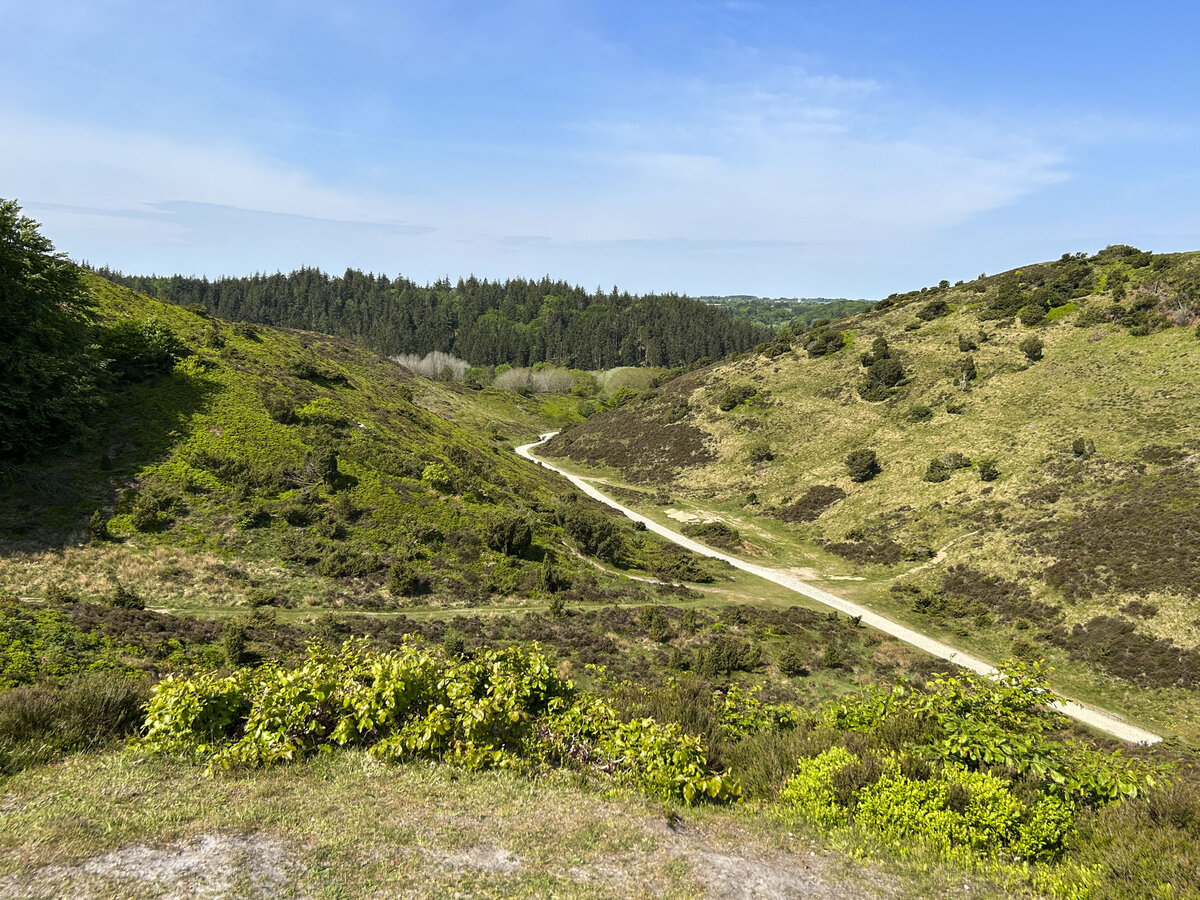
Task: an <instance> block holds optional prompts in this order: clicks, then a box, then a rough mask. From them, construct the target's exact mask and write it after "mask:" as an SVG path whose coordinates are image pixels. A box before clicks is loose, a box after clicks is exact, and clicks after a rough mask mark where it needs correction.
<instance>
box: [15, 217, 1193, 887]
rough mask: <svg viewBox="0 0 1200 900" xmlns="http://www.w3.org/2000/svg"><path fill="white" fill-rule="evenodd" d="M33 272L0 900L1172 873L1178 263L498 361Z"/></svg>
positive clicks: (18, 358)
mask: <svg viewBox="0 0 1200 900" xmlns="http://www.w3.org/2000/svg"><path fill="white" fill-rule="evenodd" d="M5 210H6V212H8V213H12V212H13V209H12V206H11V205H7V206H5ZM18 221H19V220H18ZM1134 254H1137V255H1134ZM28 259H29V260H30V262H29V265H42V266H47V267H50V269H51V270H53V271H54V272H56V273H57V274H56V276H55V277H56V278H57V279H59V280H58V281H55V280H54V279H43V281H41V282H38V281H29V282H21V281H19V280H18V281H14V284H15V285H17V286H18V287H19V288H20V289H21V290H27V291H30V292H34V293H31V294H30V295H29V296H30V297H31V298H36V297H37V296H38V295H37V294H36V292H37V291H42V290H45V287H44V285H45V284H50V283H52V284H55V285H57V287H55V288H54V289H53V291H52V293H51V294H50V295H49V298H48V302H45V303H43V304H42V306H41V307H38V305H37V304H35V303H33V302H32V301H30V302H29V303H27V306H26V308H25V309H26V312H27V313H28V314H30V315H40V316H41V317H42V318H41V319H39V320H36V321H38V322H40V323H42V324H46V323H49V322H54V327H55V329H57V332H56V333H57V334H59V335H60V337H61V340H60V341H59V342H58V343H57V344H55V343H53V342H49V343H42V344H26V345H16V346H15V347H10V348H8V350H6V351H5V352H8V353H9V359H10V365H9V368H8V369H7V371H8V372H9V373H10V374H9V375H8V381H7V384H6V387H7V394H8V397H9V398H18V399H19V402H12V403H10V405H9V407H5V408H4V409H7V410H9V411H8V412H3V410H0V413H3V415H0V446H3V447H4V448H5V449H4V456H3V460H2V475H3V477H2V478H0V816H3V817H4V819H5V820H6V822H8V823H11V824H12V826H13V827H11V828H6V829H5V831H4V833H5V838H4V840H3V841H0V896H9V895H11V896H22V897H23V896H43V895H45V896H87V895H89V892H92V893H95V892H100V893H104V892H109V893H113V892H116V893H126V892H132V893H131V895H138V896H142V895H144V896H174V895H175V894H173V893H172V892H174V891H176V890H177V889H181V888H180V886H181V885H183V884H193V885H204V886H205V887H204V888H203V889H204V890H206V891H209V893H211V894H212V895H214V896H242V895H245V896H274V895H293V896H308V895H316V896H331V897H332V896H344V895H345V892H346V891H350V892H351V894H352V895H369V894H371V893H372V892H378V891H402V892H407V894H408V895H411V896H442V895H445V894H446V893H448V892H453V891H454V890H460V889H461V890H467V891H468V892H470V893H474V894H483V895H487V894H494V895H509V894H520V895H541V894H544V893H546V892H551V893H554V894H556V895H563V896H579V897H586V896H609V895H612V894H613V893H616V894H621V895H634V896H640V895H644V894H645V893H646V891H647V890H651V889H652V890H653V891H654V892H656V893H657V894H658V895H661V896H680V897H685V896H697V895H706V896H749V895H752V894H753V892H754V891H759V892H761V893H762V894H763V895H764V896H772V897H775V896H778V897H786V896H793V895H796V892H797V890H799V888H798V887H797V885H803V886H804V890H805V891H807V892H808V895H815V896H827V897H834V898H836V897H843V896H864V895H865V896H912V897H924V896H930V895H941V894H945V893H947V892H954V891H959V890H961V889H962V885H963V884H966V885H967V886H968V888H969V890H970V891H971V892H972V893H975V894H977V895H980V896H994V897H1015V896H1030V895H1050V896H1056V897H1064V898H1067V897H1082V896H1090V897H1095V898H1097V900H1101V898H1108V897H1116V896H1122V892H1123V891H1124V890H1125V887H1126V885H1127V884H1128V883H1129V879H1146V878H1150V877H1158V878H1166V879H1173V880H1175V881H1178V882H1179V883H1181V884H1183V883H1185V880H1186V878H1187V877H1190V876H1185V875H1182V874H1180V873H1184V872H1187V871H1189V865H1190V863H1189V860H1190V859H1191V856H1190V854H1192V853H1193V850H1189V849H1187V847H1188V846H1189V845H1188V841H1189V840H1190V838H1189V835H1190V833H1191V832H1190V830H1189V829H1191V828H1192V824H1191V823H1192V819H1189V818H1187V817H1188V816H1189V815H1191V812H1190V811H1193V810H1195V809H1198V808H1200V806H1197V803H1198V800H1197V798H1198V797H1200V781H1198V780H1197V777H1196V775H1195V768H1194V767H1195V762H1196V756H1195V752H1196V751H1195V746H1196V745H1195V741H1196V740H1197V737H1198V736H1200V732H1198V731H1197V730H1196V725H1195V722H1197V721H1200V718H1196V716H1195V714H1196V713H1197V712H1198V711H1200V707H1198V706H1197V703H1196V695H1195V690H1196V684H1195V683H1194V682H1195V679H1196V678H1197V677H1200V676H1198V675H1197V671H1196V669H1195V660H1196V659H1197V655H1198V653H1200V642H1198V641H1197V637H1196V634H1195V623H1194V622H1191V620H1190V618H1189V615H1190V613H1189V610H1190V609H1191V604H1192V602H1193V599H1194V590H1195V582H1194V581H1193V580H1191V579H1192V574H1193V563H1194V560H1193V559H1192V557H1191V556H1189V555H1187V554H1186V553H1184V552H1181V548H1183V547H1186V546H1190V543H1189V541H1190V540H1191V535H1192V533H1193V531H1194V524H1195V516H1194V511H1195V508H1196V507H1195V503H1196V499H1197V497H1200V486H1198V483H1197V474H1196V473H1197V463H1196V460H1197V459H1198V458H1200V456H1198V455H1197V451H1198V450H1200V444H1197V443H1196V440H1195V439H1194V438H1193V436H1192V435H1191V431H1190V429H1191V428H1192V424H1191V423H1192V421H1193V419H1194V413H1197V412H1200V410H1196V409H1194V408H1193V407H1194V405H1195V402H1196V399H1195V394H1194V392H1193V391H1191V386H1192V381H1193V379H1194V373H1195V371H1196V368H1195V360H1196V350H1195V348H1196V347H1197V343H1196V341H1197V336H1196V334H1195V329H1194V328H1193V327H1191V323H1190V322H1182V321H1176V320H1177V319H1179V318H1180V317H1179V316H1176V315H1175V314H1174V313H1173V312H1172V305H1173V304H1174V305H1175V307H1176V308H1178V304H1179V303H1181V302H1185V303H1186V302H1190V301H1188V300H1187V298H1188V297H1190V296H1191V294H1190V293H1189V292H1190V291H1191V289H1192V288H1191V287H1190V286H1191V285H1192V283H1193V279H1194V277H1195V274H1196V270H1197V268H1198V259H1200V258H1198V257H1197V256H1196V255H1192V254H1182V255H1176V256H1173V257H1171V258H1169V259H1167V261H1166V262H1165V263H1159V262H1157V258H1154V257H1152V256H1151V255H1149V254H1141V253H1140V251H1133V252H1132V253H1131V252H1126V250H1124V249H1122V248H1115V249H1114V248H1109V249H1108V250H1106V251H1103V252H1101V253H1100V254H1097V255H1096V256H1095V257H1094V258H1091V257H1089V258H1088V259H1086V260H1084V259H1082V258H1079V257H1071V258H1069V259H1066V258H1064V260H1062V261H1060V262H1059V263H1047V264H1041V265H1039V266H1037V267H1029V268H1027V269H1025V270H1021V271H1020V272H1016V273H1004V274H1002V275H1000V276H995V277H994V278H992V279H986V280H981V281H980V282H974V283H970V284H964V285H959V286H956V287H953V288H951V287H949V286H942V287H940V288H938V289H926V290H924V291H921V292H914V293H913V294H911V295H903V296H895V297H892V298H888V299H887V300H885V301H882V302H880V303H877V304H875V305H874V306H873V307H872V308H871V309H870V310H867V311H857V312H854V314H853V315H852V316H851V317H850V318H847V319H841V320H836V321H823V320H820V319H816V320H808V319H797V320H796V321H795V322H794V323H793V324H792V325H789V326H786V327H784V328H781V329H779V330H778V331H777V332H775V333H774V334H773V336H768V337H769V339H768V340H766V341H764V342H761V343H759V344H758V345H756V346H755V347H754V348H753V349H744V350H741V351H739V352H737V353H735V354H734V355H732V356H728V357H725V358H723V359H719V360H710V361H703V360H692V361H691V362H690V363H688V364H685V365H680V366H677V367H676V368H674V369H667V368H665V367H657V368H650V369H646V370H645V371H642V370H640V369H637V368H632V367H621V368H618V369H614V370H609V371H607V372H606V371H599V370H597V371H585V370H575V369H570V370H568V369H565V368H563V367H562V366H560V365H558V363H557V362H556V361H555V360H528V359H526V360H524V362H529V363H532V365H530V366H527V367H526V369H527V371H528V373H530V374H529V376H528V377H524V376H523V377H522V378H521V379H517V380H516V381H513V384H515V386H516V387H517V388H518V389H513V390H510V389H505V387H504V386H503V385H504V384H506V383H507V382H506V381H505V379H504V378H503V376H504V375H505V373H506V372H507V371H510V370H507V369H505V370H503V371H502V370H501V369H502V367H500V366H497V367H493V368H491V369H488V368H487V367H475V368H471V367H470V366H469V363H470V362H471V361H469V360H458V361H455V358H453V357H449V356H445V357H432V358H433V359H439V360H440V359H446V360H450V362H453V366H458V367H459V369H460V370H461V372H462V373H466V374H460V375H456V374H455V373H454V371H453V366H451V365H450V363H449V362H447V364H446V365H445V367H444V369H445V373H443V372H441V371H436V372H435V371H432V370H431V374H432V375H433V376H434V377H427V376H426V375H421V374H417V372H416V371H414V370H413V369H411V368H408V367H406V366H403V365H400V364H399V363H398V362H397V361H396V360H394V359H389V358H387V357H385V356H383V355H382V354H381V353H380V352H378V351H376V350H372V349H369V348H367V347H364V346H361V345H359V344H357V343H355V342H353V341H351V340H348V339H346V338H343V337H335V336H332V335H329V334H323V333H320V332H316V331H307V330H297V329H291V328H280V327H274V326H271V325H264V324H254V323H248V322H245V321H228V320H224V319H221V318H218V317H216V316H214V315H213V313H212V312H211V311H210V309H209V308H207V307H206V306H202V305H197V304H187V305H181V304H180V303H172V302H164V301H163V300H160V299H155V298H152V297H149V296H147V295H145V294H141V293H138V292H137V291H135V290H132V289H130V288H129V287H126V286H124V285H122V284H117V283H114V282H113V281H109V280H106V279H104V278H102V277H101V276H100V275H99V274H97V273H96V272H92V271H88V270H83V269H79V268H77V267H75V266H74V265H73V264H71V263H70V262H69V261H67V260H65V259H63V258H62V257H61V256H53V255H47V251H46V250H45V249H42V250H40V251H39V250H35V251H34V252H32V253H31V254H30V255H29V256H28ZM125 280H128V279H125ZM1116 283H1120V284H1121V285H1123V286H1125V287H1124V288H1123V289H1124V291H1125V294H1124V295H1123V296H1124V297H1126V298H1128V299H1126V300H1125V301H1124V302H1122V300H1121V298H1120V297H1118V296H1117V294H1116V293H1115V292H1114V289H1113V288H1112V287H1111V286H1110V285H1113V284H1116ZM389 284H390V283H389ZM1064 285H1065V286H1064ZM475 289H476V288H471V290H475ZM437 290H439V291H442V292H443V294H444V295H445V296H442V300H446V297H448V296H451V295H452V294H453V289H452V288H449V287H447V286H442V287H441V288H438V289H437ZM1085 290H1086V291H1087V292H1088V293H1086V294H1084V293H1083V291H1085ZM445 292H449V294H446V293H445ZM1056 292H1058V293H1056ZM1067 295H1070V299H1066V298H1067ZM1039 297H1040V298H1042V300H1044V301H1045V303H1046V308H1045V309H1043V308H1042V307H1041V306H1039V305H1038V303H1039V302H1040V301H1039V300H1038V299H1037V298H1039ZM1014 298H1015V299H1014ZM459 299H461V298H459ZM1059 301H1062V302H1059ZM453 302H454V303H457V302H459V301H458V300H454V301H453ZM680 302H682V301H680ZM1018 303H1019V304H1020V305H1019V306H1018V305H1017V304H1018ZM452 305H453V304H452ZM1010 307H1011V308H1010ZM39 309H40V310H41V312H38V310H39ZM1189 309H1190V307H1189ZM852 311H853V310H852ZM1010 313H1011V315H1010ZM1039 314H1040V315H1039ZM346 315H348V314H346ZM1080 323H1084V324H1083V325H1082V327H1076V326H1077V325H1080ZM356 329H358V325H357V324H356V323H355V322H354V321H352V320H349V319H347V320H346V321H343V322H341V323H340V324H338V327H336V328H331V331H337V332H341V333H358V332H357V330H356ZM1143 332H1144V333H1143ZM1033 338H1036V341H1037V345H1036V347H1035V346H1034V344H1033V343H1031V339H1033ZM56 354H57V355H56ZM427 358H430V357H426V358H422V357H420V355H419V354H414V355H413V356H412V357H404V359H406V360H408V361H410V362H411V363H412V365H413V366H415V367H416V368H425V367H426V365H425V359H427ZM63 360H67V363H66V364H64V363H63ZM18 362H19V364H18ZM460 363H461V365H460ZM968 363H969V365H968ZM463 366H467V368H466V369H463V368H462V367H463ZM539 366H540V367H541V368H539ZM68 372H69V373H72V375H73V376H78V377H74V378H70V377H67V375H66V374H65V373H68ZM547 372H558V373H563V375H562V377H560V376H559V375H555V377H543V378H540V379H537V380H535V379H534V378H533V377H532V376H533V375H534V374H538V373H547ZM446 373H448V374H446ZM39 379H42V381H41V382H39ZM45 379H51V380H52V381H54V384H55V385H56V386H55V387H54V389H53V390H47V389H45V388H44V387H43V388H39V387H38V385H39V384H42V383H44V382H45ZM511 380H512V379H510V381H511ZM534 435H540V438H539V439H538V440H536V441H531V440H530V438H532V437H533V436H534ZM1065 697H1069V698H1071V699H1070V700H1065V699H1063V698H1065ZM1060 713H1065V714H1066V715H1065V716H1064V715H1060ZM148 792H149V793H155V794H162V795H169V796H170V797H172V798H174V799H172V800H171V801H170V802H168V803H165V804H163V805H161V806H158V805H151V806H147V805H146V804H144V800H143V798H144V797H145V796H147V795H148ZM385 795H386V800H379V799H378V798H379V797H383V796H385ZM373 797H374V798H376V799H374V800H373V799H372V798H373ZM430 804H432V805H433V806H436V807H437V808H441V809H451V810H454V813H453V816H452V817H451V819H444V818H436V817H431V816H430V815H429V811H428V809H429V805H430ZM371 810H376V811H375V812H372V811H371ZM379 810H382V812H379ZM551 818H553V819H554V820H555V821H556V822H557V823H558V824H557V825H556V826H555V827H556V829H558V831H559V832H561V834H563V835H565V837H563V838H562V840H563V841H565V843H564V847H565V857H564V856H563V854H552V853H549V852H547V851H546V850H545V849H544V848H545V847H548V846H549V843H548V842H549V840H550V839H549V836H548V835H547V833H545V831H544V828H543V827H542V826H541V825H539V824H538V823H544V822H548V821H550V819H551ZM1198 821H1200V819H1198ZM1151 843H1154V844H1161V845H1167V846H1171V847H1173V848H1175V849H1173V850H1171V851H1170V852H1166V853H1162V854H1160V855H1159V856H1158V857H1156V858H1155V859H1154V861H1153V862H1150V860H1149V857H1147V855H1146V847H1147V846H1148V845H1149V844H1151ZM539 847H540V848H543V849H537V848H539ZM560 857H562V858H566V859H567V860H568V862H569V864H564V863H562V859H561V858H560ZM384 859H401V860H403V862H402V864H400V865H398V866H389V865H384V864H382V863H381V862H380V860H384ZM1147 865H1152V866H1153V867H1155V868H1154V871H1155V872H1157V873H1159V874H1157V875H1153V876H1151V875H1146V874H1144V873H1143V869H1144V868H1145V867H1146V866H1147ZM735 872H736V873H745V872H750V873H753V874H752V878H751V879H750V880H749V881H747V880H746V879H745V878H744V877H734V876H733V875H732V874H731V873H735ZM748 891H749V892H750V893H747V892H748ZM239 892H241V893H239ZM1181 896H1183V895H1181Z"/></svg>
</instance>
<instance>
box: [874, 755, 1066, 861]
mask: <svg viewBox="0 0 1200 900" xmlns="http://www.w3.org/2000/svg"><path fill="white" fill-rule="evenodd" d="M893 767H894V764H893ZM1024 813H1025V808H1024V806H1023V804H1022V803H1021V801H1020V800H1018V799H1017V798H1016V797H1014V796H1013V795H1012V793H1011V792H1010V791H1009V784H1008V782H1007V781H1006V780H1004V779H1002V778H997V777H996V776H994V775H990V774H988V773H986V772H970V771H967V770H965V769H958V768H955V767H952V766H947V767H945V768H944V769H943V770H942V774H941V776H940V777H937V778H930V779H926V780H917V779H913V778H909V777H907V776H905V775H902V774H900V773H899V772H898V771H895V770H894V768H893V771H889V772H888V773H887V774H885V775H884V776H883V777H882V778H881V779H879V781H877V782H876V783H875V784H873V785H871V786H870V787H866V788H863V789H862V791H861V792H860V794H859V797H858V802H857V804H856V805H855V808H854V819H855V822H857V823H858V824H859V825H860V826H862V827H864V828H867V829H869V830H871V831H873V832H875V833H877V834H879V835H880V836H881V837H883V838H884V839H885V840H887V841H889V842H892V843H896V844H902V843H905V842H910V841H914V840H915V841H918V842H920V843H924V844H926V845H927V846H930V847H932V848H933V849H936V850H942V851H948V850H950V849H951V848H952V847H968V848H970V849H971V850H972V851H974V852H975V853H977V854H979V855H983V856H987V855H991V854H994V853H996V852H997V851H998V850H1000V849H1002V848H1004V847H1007V846H1011V845H1012V844H1013V843H1015V842H1016V841H1017V840H1018V838H1019V837H1023V835H1022V834H1021V817H1022V815H1023V814H1024ZM1054 837H1055V840H1058V841H1060V840H1061V838H1062V834H1058V835H1055V836H1054ZM1031 843H1032V841H1031V840H1028V839H1027V840H1026V841H1025V844H1026V845H1029V844H1031ZM1036 850H1037V851H1041V850H1042V847H1040V846H1039V847H1037V848H1036Z"/></svg>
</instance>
